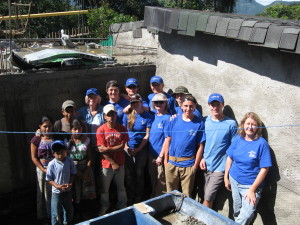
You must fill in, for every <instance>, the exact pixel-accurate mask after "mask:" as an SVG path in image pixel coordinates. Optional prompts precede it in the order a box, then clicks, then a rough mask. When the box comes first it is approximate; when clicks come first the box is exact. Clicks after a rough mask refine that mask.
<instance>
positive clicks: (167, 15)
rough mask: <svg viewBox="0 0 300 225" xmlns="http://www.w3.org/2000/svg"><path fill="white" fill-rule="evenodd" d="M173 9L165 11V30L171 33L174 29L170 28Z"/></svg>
mask: <svg viewBox="0 0 300 225" xmlns="http://www.w3.org/2000/svg"><path fill="white" fill-rule="evenodd" d="M171 15H172V10H166V11H165V21H164V32H166V33H168V34H171V32H172V29H171V28H170V22H171Z"/></svg>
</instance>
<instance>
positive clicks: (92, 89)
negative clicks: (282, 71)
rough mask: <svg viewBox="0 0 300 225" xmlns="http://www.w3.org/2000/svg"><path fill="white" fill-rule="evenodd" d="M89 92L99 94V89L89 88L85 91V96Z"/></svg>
mask: <svg viewBox="0 0 300 225" xmlns="http://www.w3.org/2000/svg"><path fill="white" fill-rule="evenodd" d="M90 94H94V95H99V91H98V89H97V88H90V89H88V90H87V91H86V94H85V95H86V96H89V95H90Z"/></svg>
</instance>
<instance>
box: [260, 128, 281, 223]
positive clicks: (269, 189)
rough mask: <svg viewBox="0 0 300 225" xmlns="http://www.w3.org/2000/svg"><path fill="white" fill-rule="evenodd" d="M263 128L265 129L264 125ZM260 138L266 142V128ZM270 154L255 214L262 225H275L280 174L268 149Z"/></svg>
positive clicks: (272, 153) (272, 152) (274, 158)
mask: <svg viewBox="0 0 300 225" xmlns="http://www.w3.org/2000/svg"><path fill="white" fill-rule="evenodd" d="M263 127H265V124H264V123H263ZM262 136H263V138H264V139H266V140H267V142H268V131H267V129H266V128H264V129H263V132H262ZM270 153H271V158H272V167H271V168H270V170H269V173H268V175H267V177H266V179H265V186H264V188H263V191H262V197H261V200H260V202H259V204H258V206H257V213H258V214H260V216H261V219H262V221H263V224H265V225H276V224H277V221H276V215H275V213H274V207H275V203H276V195H277V182H278V181H279V180H280V174H279V169H278V164H277V160H276V156H275V154H274V151H273V149H272V148H270Z"/></svg>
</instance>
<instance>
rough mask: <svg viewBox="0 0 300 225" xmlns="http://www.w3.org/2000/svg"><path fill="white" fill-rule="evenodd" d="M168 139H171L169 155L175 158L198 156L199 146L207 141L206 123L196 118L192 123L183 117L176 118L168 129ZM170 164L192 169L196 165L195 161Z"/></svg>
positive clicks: (169, 124)
mask: <svg viewBox="0 0 300 225" xmlns="http://www.w3.org/2000/svg"><path fill="white" fill-rule="evenodd" d="M166 129H167V130H166V134H167V137H171V143H170V147H169V155H170V156H175V157H191V156H196V152H197V150H198V144H199V143H202V142H203V141H205V136H204V132H203V130H204V122H203V120H202V119H201V118H199V117H197V116H195V117H194V118H193V120H192V121H188V122H187V121H184V120H183V119H182V116H177V117H175V118H174V119H173V120H172V121H170V123H168V126H167V128H166ZM169 162H170V163H172V164H173V165H175V166H179V167H190V166H193V165H194V163H195V158H194V159H189V160H186V161H182V162H173V161H171V160H170V159H169Z"/></svg>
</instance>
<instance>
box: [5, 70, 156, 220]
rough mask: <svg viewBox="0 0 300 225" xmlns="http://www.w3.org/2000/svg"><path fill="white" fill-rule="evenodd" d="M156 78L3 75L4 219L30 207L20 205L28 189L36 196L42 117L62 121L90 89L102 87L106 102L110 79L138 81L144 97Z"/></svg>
mask: <svg viewBox="0 0 300 225" xmlns="http://www.w3.org/2000/svg"><path fill="white" fill-rule="evenodd" d="M154 74H155V66H154V65H134V66H109V67H104V68H94V69H76V70H64V71H62V70H60V71H40V72H37V73H27V74H20V75H3V76H0V83H1V89H0V131H4V133H0V143H1V151H0V199H1V200H2V201H1V203H0V206H3V210H4V211H2V209H1V210H0V215H1V214H2V213H7V212H9V211H10V210H14V208H16V207H18V206H20V205H23V206H24V205H25V207H26V202H25V203H24V202H23V203H22V201H24V200H25V199H24V198H25V197H26V194H24V193H26V192H24V190H30V189H32V188H33V189H34V191H35V185H36V182H35V180H36V173H35V166H34V164H33V163H32V161H31V157H30V148H29V146H30V143H29V141H30V139H31V138H32V137H33V133H32V132H34V131H35V130H36V129H37V125H38V121H39V119H40V118H41V116H43V115H45V114H46V115H50V116H51V117H52V118H53V119H54V120H57V119H60V118H61V117H62V115H61V105H62V103H63V102H64V101H65V100H67V99H72V100H74V101H75V103H76V104H77V108H80V107H82V106H84V105H85V103H84V96H85V92H86V90H87V89H88V88H91V87H96V88H98V89H99V90H100V92H101V96H102V97H103V98H104V97H105V96H106V94H105V85H106V83H107V82H108V81H109V80H118V81H119V82H120V84H121V85H124V84H125V81H126V79H127V78H129V77H135V78H137V79H138V80H139V82H140V93H141V94H142V95H143V96H146V95H147V94H148V93H149V92H150V91H151V90H150V87H149V80H150V77H151V76H153V75H154ZM5 131H13V132H20V133H9V134H6V133H5ZM23 132H28V133H23ZM18 193H21V196H19V195H18ZM16 196H19V197H16ZM3 199H4V200H5V201H4V200H3ZM32 200H33V199H31V201H30V204H31V203H32V202H34V201H32ZM27 203H29V201H28V202H27ZM1 208H2V207H1ZM27 209H28V208H27Z"/></svg>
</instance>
